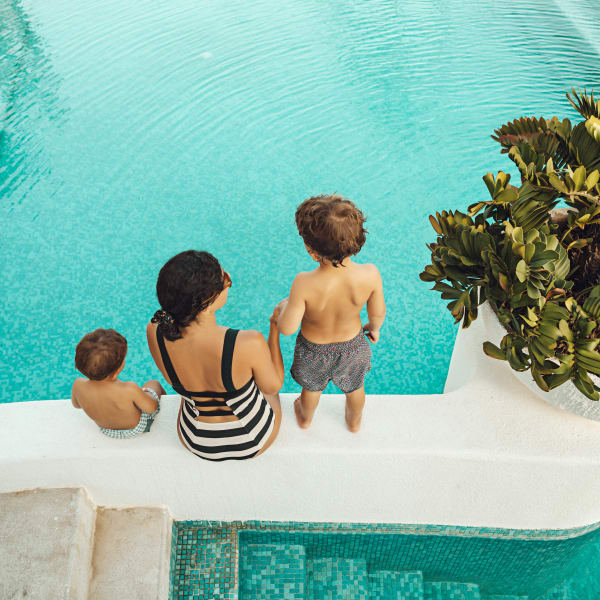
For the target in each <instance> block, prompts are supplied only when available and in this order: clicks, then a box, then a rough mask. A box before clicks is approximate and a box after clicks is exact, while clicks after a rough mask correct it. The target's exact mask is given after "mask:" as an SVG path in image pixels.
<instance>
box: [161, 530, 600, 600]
mask: <svg viewBox="0 0 600 600" xmlns="http://www.w3.org/2000/svg"><path fill="white" fill-rule="evenodd" d="M173 531H174V535H173V555H172V559H171V560H172V563H171V596H170V597H171V599H172V600H180V599H182V598H206V599H207V600H213V599H214V600H236V598H237V586H238V572H237V567H238V560H239V559H242V560H243V557H244V553H245V551H246V549H247V548H248V547H250V546H252V545H257V544H258V545H275V546H277V545H284V546H296V547H302V548H304V552H305V557H306V565H307V566H308V563H309V562H310V561H312V563H311V564H313V566H314V563H315V561H317V560H320V559H326V560H328V561H330V562H329V563H327V562H325V563H322V564H324V565H329V570H328V569H327V568H325V567H323V568H324V571H323V573H324V574H325V575H327V577H328V578H329V579H335V580H336V581H337V580H338V579H339V580H340V581H342V582H349V581H351V580H352V579H351V575H350V573H344V570H343V568H334V566H333V565H334V562H337V563H339V561H355V562H356V561H359V560H361V561H363V562H364V563H365V565H366V569H365V577H366V574H370V578H369V582H370V584H371V586H372V585H373V582H374V576H375V574H376V572H378V571H387V572H396V573H399V572H413V573H414V572H415V571H422V572H423V579H424V580H425V581H426V582H429V583H431V582H432V581H433V582H438V583H439V582H443V581H447V582H452V581H461V582H473V584H478V585H479V588H480V590H481V600H516V599H518V600H525V598H526V597H528V600H599V599H600V579H599V573H600V549H599V545H600V530H599V529H598V524H596V525H594V526H589V527H584V528H578V529H573V530H566V531H564V530H562V531H561V530H502V529H496V528H474V527H463V528H460V527H446V526H441V525H401V524H384V523H367V524H365V523H306V522H301V523H296V522H277V521H246V522H239V521H238V522H231V523H222V522H214V521H188V522H176V523H175V524H174V529H173ZM238 551H239V552H238ZM298 551H299V550H298ZM264 560H265V564H264V565H263V567H264V568H265V569H267V571H266V572H267V573H268V572H269V571H268V568H272V567H273V564H274V563H270V562H269V563H268V564H267V563H266V558H265V559H264ZM243 566H244V565H243V564H242V565H241V567H242V568H243ZM338 566H339V565H338ZM261 568H262V567H261ZM313 571H314V568H313ZM243 579H244V578H243V577H242V578H240V581H241V582H242V583H243ZM561 582H563V583H562V584H561V585H562V591H561V588H560V587H558V584H560V583H561ZM382 585H384V584H382ZM334 587H335V586H334ZM433 587H436V586H433ZM433 587H432V586H431V585H430V586H429V592H430V595H431V594H432V593H434V592H432V589H433ZM442 587H443V586H437V587H436V592H435V593H437V591H438V589H439V590H440V591H442ZM377 589H379V588H377ZM383 589H384V593H388V591H389V590H388V589H387V588H385V587H384V588H383ZM366 590H368V584H367V583H365V584H364V589H363V590H361V591H360V593H359V595H358V596H356V597H355V598H356V599H358V598H361V599H362V598H363V597H365V594H366ZM549 590H551V592H550V591H549ZM305 591H306V586H305ZM446 591H453V592H456V594H455V595H456V598H457V599H458V598H460V600H463V599H464V598H469V600H471V598H472V596H465V593H466V592H465V589H464V588H463V589H462V590H458V589H454V590H450V589H449V588H448V590H446ZM459 591H460V592H461V593H462V596H461V595H457V594H458V593H459ZM463 592H464V593H463ZM390 593H391V592H390ZM547 593H548V594H550V593H552V594H553V595H552V596H549V597H548V598H545V597H543V595H544V594H547ZM242 594H243V592H242ZM361 594H362V595H361ZM561 594H562V596H561ZM503 596H504V597H505V598H502V597H503ZM309 597H310V596H309ZM450 597H451V598H452V596H450ZM355 598H353V600H355ZM392 598H394V597H393V596H392ZM241 600H243V598H242V599H241ZM261 600H262V599H261ZM293 600H296V598H293ZM378 600H379V599H378ZM384 600H387V598H385V597H384ZM394 600H396V599H395V598H394ZM402 600H405V598H402ZM410 600H413V599H412V598H411V599H410ZM419 600H420V599H419ZM436 600H437V598H436ZM444 600H445V598H444Z"/></svg>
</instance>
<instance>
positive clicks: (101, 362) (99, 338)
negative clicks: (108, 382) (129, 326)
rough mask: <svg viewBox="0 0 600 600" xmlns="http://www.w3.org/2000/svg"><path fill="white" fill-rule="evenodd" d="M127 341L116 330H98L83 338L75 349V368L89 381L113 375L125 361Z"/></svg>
mask: <svg viewBox="0 0 600 600" xmlns="http://www.w3.org/2000/svg"><path fill="white" fill-rule="evenodd" d="M126 354H127V340H126V339H125V338H124V337H123V336H122V335H121V334H120V333H118V332H117V331H115V330H114V329H96V330H95V331H92V332H91V333H87V334H86V335H84V336H83V337H82V338H81V341H80V342H79V344H77V348H76V349H75V367H77V370H78V371H81V372H82V373H83V374H84V375H85V376H86V377H87V378H88V379H93V380H95V381H99V380H101V379H105V378H106V377H108V376H109V375H112V374H113V373H114V372H115V371H116V370H117V369H118V368H119V367H120V366H121V364H122V363H123V361H124V360H125V355H126Z"/></svg>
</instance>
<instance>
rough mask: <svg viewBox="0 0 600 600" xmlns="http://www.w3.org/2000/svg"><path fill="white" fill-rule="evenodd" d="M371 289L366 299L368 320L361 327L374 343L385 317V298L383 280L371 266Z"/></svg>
mask: <svg viewBox="0 0 600 600" xmlns="http://www.w3.org/2000/svg"><path fill="white" fill-rule="evenodd" d="M373 271H374V280H373V291H372V292H371V295H370V296H369V299H368V300H367V314H368V315H369V322H368V323H367V324H366V325H365V326H364V327H363V330H364V331H365V332H366V334H367V337H368V338H369V339H370V340H371V341H372V342H373V343H374V344H375V343H377V341H378V340H379V330H380V329H381V326H382V325H383V320H384V319H385V300H384V299H383V281H382V280H381V275H380V274H379V271H378V270H377V267H375V266H373Z"/></svg>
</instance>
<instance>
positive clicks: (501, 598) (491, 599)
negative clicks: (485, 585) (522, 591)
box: [481, 594, 529, 600]
mask: <svg viewBox="0 0 600 600" xmlns="http://www.w3.org/2000/svg"><path fill="white" fill-rule="evenodd" d="M481 600H529V598H528V596H511V595H508V596H507V595H506V594H500V595H499V594H493V595H491V596H481Z"/></svg>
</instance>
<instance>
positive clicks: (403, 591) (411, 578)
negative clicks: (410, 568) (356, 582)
mask: <svg viewBox="0 0 600 600" xmlns="http://www.w3.org/2000/svg"><path fill="white" fill-rule="evenodd" d="M423 593H424V592H423V575H422V573H420V572H419V571H414V572H409V573H397V572H394V571H375V572H374V573H369V598H370V600H423Z"/></svg>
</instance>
